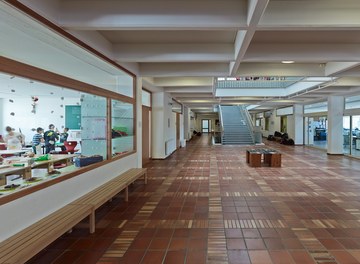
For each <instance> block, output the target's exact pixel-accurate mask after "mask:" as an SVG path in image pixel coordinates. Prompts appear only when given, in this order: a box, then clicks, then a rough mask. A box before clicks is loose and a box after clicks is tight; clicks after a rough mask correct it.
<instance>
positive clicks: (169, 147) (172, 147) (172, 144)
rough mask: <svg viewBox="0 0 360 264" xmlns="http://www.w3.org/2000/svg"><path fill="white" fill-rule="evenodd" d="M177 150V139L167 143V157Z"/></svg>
mask: <svg viewBox="0 0 360 264" xmlns="http://www.w3.org/2000/svg"><path fill="white" fill-rule="evenodd" d="M175 149H176V146H175V139H173V138H172V139H169V140H167V141H165V155H166V156H167V155H170V154H171V153H173V151H174V150H175Z"/></svg>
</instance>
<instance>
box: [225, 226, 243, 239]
mask: <svg viewBox="0 0 360 264" xmlns="http://www.w3.org/2000/svg"><path fill="white" fill-rule="evenodd" d="M225 236H226V237H227V238H241V237H243V234H242V231H241V229H232V228H229V229H225Z"/></svg>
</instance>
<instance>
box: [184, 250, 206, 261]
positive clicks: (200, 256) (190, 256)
mask: <svg viewBox="0 0 360 264" xmlns="http://www.w3.org/2000/svg"><path fill="white" fill-rule="evenodd" d="M205 263H206V251H190V252H188V253H187V255H186V264H205Z"/></svg>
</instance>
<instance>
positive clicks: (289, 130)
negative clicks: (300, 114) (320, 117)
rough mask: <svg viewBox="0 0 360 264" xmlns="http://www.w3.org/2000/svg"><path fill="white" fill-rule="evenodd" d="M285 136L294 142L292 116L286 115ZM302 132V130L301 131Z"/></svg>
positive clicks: (293, 121) (293, 120)
mask: <svg viewBox="0 0 360 264" xmlns="http://www.w3.org/2000/svg"><path fill="white" fill-rule="evenodd" d="M286 131H287V134H288V135H289V138H292V139H294V140H295V119H294V115H288V116H287V128H286ZM301 131H302V129H301Z"/></svg>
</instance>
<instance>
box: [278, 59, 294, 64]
mask: <svg viewBox="0 0 360 264" xmlns="http://www.w3.org/2000/svg"><path fill="white" fill-rule="evenodd" d="M294 62H295V61H290V60H284V61H281V63H285V64H290V63H294Z"/></svg>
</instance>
